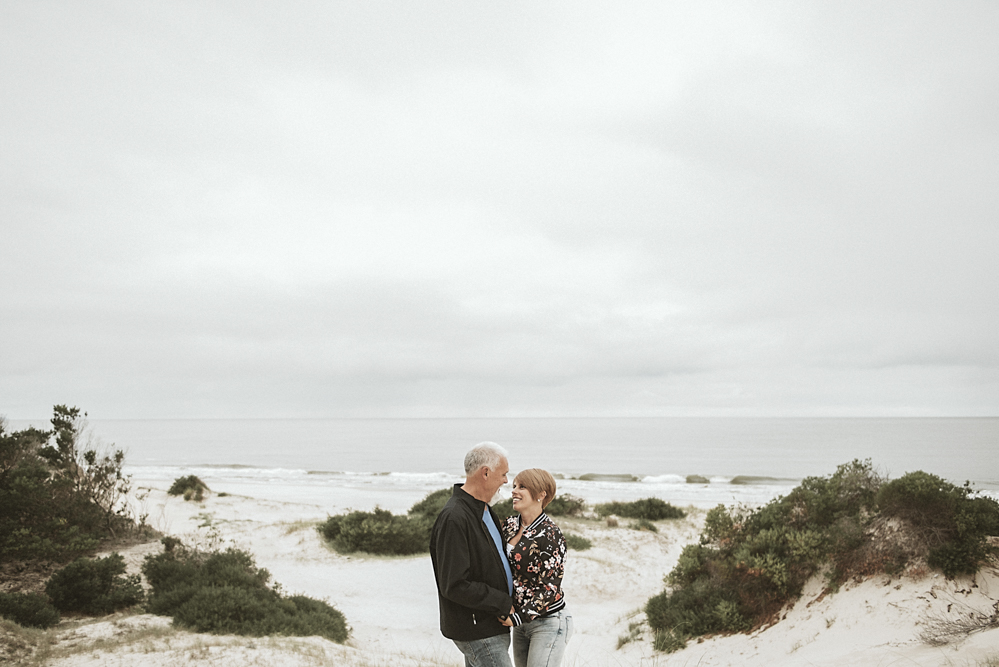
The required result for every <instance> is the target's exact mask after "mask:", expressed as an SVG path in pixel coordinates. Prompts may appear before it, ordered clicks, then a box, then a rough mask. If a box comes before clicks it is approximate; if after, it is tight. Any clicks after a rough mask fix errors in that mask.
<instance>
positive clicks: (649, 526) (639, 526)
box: [628, 519, 659, 533]
mask: <svg viewBox="0 0 999 667" xmlns="http://www.w3.org/2000/svg"><path fill="white" fill-rule="evenodd" d="M628 528H631V529H632V530H645V531H648V532H650V533H658V532H659V529H658V528H656V524H654V523H652V522H651V521H649V520H648V519H639V520H638V521H632V522H631V523H629V524H628Z"/></svg>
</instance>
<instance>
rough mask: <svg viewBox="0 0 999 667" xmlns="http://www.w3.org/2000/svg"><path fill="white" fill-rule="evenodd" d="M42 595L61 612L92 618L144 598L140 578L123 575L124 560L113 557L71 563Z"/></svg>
mask: <svg viewBox="0 0 999 667" xmlns="http://www.w3.org/2000/svg"><path fill="white" fill-rule="evenodd" d="M45 593H46V594H47V595H48V596H49V598H50V599H51V600H52V604H53V606H55V608H56V609H58V610H59V611H61V612H79V613H83V614H89V615H92V616H100V615H104V614H110V613H111V612H114V611H117V610H119V609H124V608H126V607H131V606H133V605H136V604H138V603H139V602H141V601H142V600H143V598H144V597H145V594H144V593H143V590H142V584H141V583H140V581H139V575H137V574H133V575H126V574H125V559H124V558H122V556H121V555H120V554H116V553H113V554H111V555H110V556H106V557H104V558H95V559H90V558H79V559H77V560H75V561H73V562H72V563H70V564H69V565H67V566H66V567H64V568H62V569H61V570H58V571H57V572H55V573H54V574H53V575H52V577H51V578H50V579H49V580H48V582H47V583H46V584H45Z"/></svg>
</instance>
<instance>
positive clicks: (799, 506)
mask: <svg viewBox="0 0 999 667" xmlns="http://www.w3.org/2000/svg"><path fill="white" fill-rule="evenodd" d="M893 522H894V523H893ZM895 524H901V528H898V529H896V528H895V527H894V526H895ZM992 532H999V503H996V502H995V501H994V500H991V499H989V498H983V497H977V496H975V495H974V493H973V492H972V491H971V489H970V488H969V487H968V486H967V485H965V487H956V486H954V485H952V484H949V483H948V482H945V481H944V480H942V479H940V478H939V477H936V476H934V475H928V474H926V473H922V472H919V473H910V474H909V475H906V476H904V477H902V478H900V479H897V480H894V481H892V482H888V483H884V481H883V480H882V479H881V478H880V477H879V476H878V475H877V474H876V473H875V472H874V471H873V470H872V467H871V463H870V461H864V462H861V461H853V462H851V463H849V464H845V465H842V466H839V467H838V468H837V470H836V472H835V473H834V474H833V475H831V476H829V477H810V478H807V479H805V480H803V481H802V483H801V484H800V485H799V486H797V487H795V488H794V489H793V490H792V491H791V492H790V493H788V494H787V495H786V496H783V497H780V498H777V499H775V500H773V501H771V502H770V503H768V504H766V505H764V506H763V507H760V508H758V509H753V510H750V509H746V508H728V509H727V508H725V507H723V506H718V507H716V508H714V509H712V510H710V511H709V512H708V514H707V516H706V517H705V523H704V530H703V532H702V534H701V539H700V542H699V543H698V544H691V545H688V546H686V547H685V548H684V549H683V552H682V553H681V554H680V557H679V559H678V560H677V564H676V567H674V569H673V571H672V572H670V573H669V575H668V576H667V577H666V583H667V584H668V585H669V586H670V588H669V589H668V590H666V591H664V592H663V593H660V594H659V595H657V596H655V597H653V598H651V599H649V601H648V603H647V604H646V608H645V612H646V616H647V618H648V622H649V626H650V627H651V628H652V630H653V631H654V632H655V636H656V640H655V645H656V647H657V648H658V649H660V650H677V649H678V648H682V647H683V645H684V643H685V642H686V639H687V638H689V637H693V636H698V635H704V634H710V633H717V632H741V631H745V630H748V629H751V628H754V627H758V626H760V625H761V624H763V623H765V622H767V621H768V620H770V619H771V618H773V615H774V614H776V613H777V612H778V611H779V610H780V609H781V608H782V607H783V606H784V605H785V604H786V603H787V602H788V601H790V600H792V599H793V598H795V597H797V596H798V595H799V594H800V592H801V589H802V587H803V586H804V583H805V582H806V581H807V580H808V578H809V577H810V576H812V575H813V574H815V573H816V572H818V571H819V570H820V569H821V568H822V567H824V566H826V565H831V566H832V568H831V572H830V574H829V577H830V583H831V584H833V585H834V586H835V585H837V584H838V583H841V582H843V581H845V580H846V579H847V578H849V577H851V576H857V575H861V576H863V575H870V574H876V573H879V572H889V573H898V572H900V571H902V570H903V568H904V567H905V566H906V564H907V563H909V562H911V561H912V560H913V559H918V558H920V557H922V555H925V554H927V553H928V557H927V562H928V564H929V565H930V566H931V567H936V568H939V569H941V570H942V571H943V572H944V574H946V575H947V576H954V575H955V574H960V573H971V572H975V571H977V569H978V567H979V565H980V564H981V563H982V562H984V559H985V558H987V556H988V554H989V548H988V546H987V542H986V539H985V536H986V535H988V534H990V533H992Z"/></svg>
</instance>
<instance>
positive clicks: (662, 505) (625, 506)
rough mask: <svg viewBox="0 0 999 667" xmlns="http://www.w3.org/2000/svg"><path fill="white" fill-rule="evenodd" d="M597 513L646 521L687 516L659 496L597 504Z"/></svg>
mask: <svg viewBox="0 0 999 667" xmlns="http://www.w3.org/2000/svg"><path fill="white" fill-rule="evenodd" d="M594 509H596V511H597V514H599V515H600V516H610V515H611V514H613V515H616V516H620V517H624V518H626V519H646V520H648V521H661V520H663V519H682V518H684V517H685V516H687V513H686V512H684V511H683V510H682V509H680V508H679V507H673V506H672V505H670V504H669V503H668V502H666V501H665V500H660V499H659V498H642V499H641V500H635V501H633V502H630V503H623V502H618V501H613V502H609V503H601V504H599V505H597V506H596V507H595V508H594Z"/></svg>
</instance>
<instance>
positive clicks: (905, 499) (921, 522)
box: [877, 471, 999, 577]
mask: <svg viewBox="0 0 999 667" xmlns="http://www.w3.org/2000/svg"><path fill="white" fill-rule="evenodd" d="M877 502H878V508H879V510H880V511H881V514H882V515H883V516H885V517H889V518H894V519H899V520H902V521H904V522H905V523H906V524H907V525H908V526H909V527H910V529H911V530H912V531H914V533H915V537H916V538H917V539H919V540H920V541H922V542H923V543H924V544H925V545H926V547H927V548H928V550H929V553H928V554H927V558H926V561H927V564H928V565H929V566H930V567H932V568H935V569H938V570H940V571H941V572H943V573H944V574H945V575H947V576H948V577H955V576H957V575H961V574H974V573H975V572H977V571H978V569H979V568H980V567H981V565H982V564H983V563H985V562H986V560H987V559H988V557H989V554H990V553H991V549H990V547H989V545H988V542H987V540H986V538H987V537H988V536H990V535H999V503H997V502H996V501H995V500H993V499H992V498H989V497H986V496H976V495H975V493H974V490H973V489H972V488H971V486H970V485H968V484H967V483H966V484H965V485H964V486H956V485H954V484H951V483H950V482H947V481H946V480H944V479H941V478H940V477H937V476H936V475H931V474H928V473H925V472H922V471H917V472H912V473H908V474H906V475H903V476H902V477H899V478H898V479H896V480H892V481H891V482H888V483H887V484H885V485H884V486H883V487H881V489H880V491H879V492H878V497H877Z"/></svg>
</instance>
